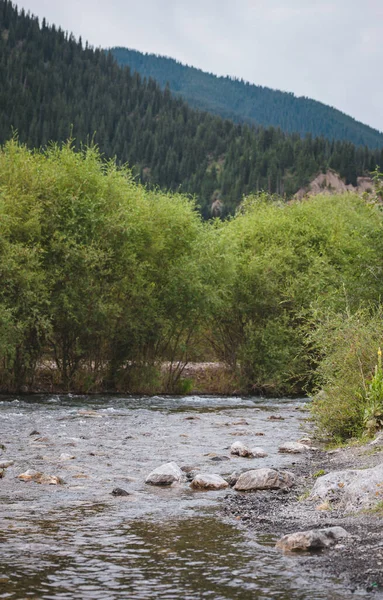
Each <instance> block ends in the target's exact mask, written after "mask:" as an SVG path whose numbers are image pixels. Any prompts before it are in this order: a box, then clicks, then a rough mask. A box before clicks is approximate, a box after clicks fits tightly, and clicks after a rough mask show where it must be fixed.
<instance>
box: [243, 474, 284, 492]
mask: <svg viewBox="0 0 383 600" xmlns="http://www.w3.org/2000/svg"><path fill="white" fill-rule="evenodd" d="M294 480H295V477H294V475H293V474H292V473H289V472H288V471H276V470H275V469H267V468H264V469H253V470H252V471H246V472H245V473H242V475H240V476H239V478H238V481H237V483H236V484H235V486H234V489H235V490H237V491H238V492H250V491H255V490H276V489H284V488H289V487H291V486H292V485H293V484H294Z"/></svg>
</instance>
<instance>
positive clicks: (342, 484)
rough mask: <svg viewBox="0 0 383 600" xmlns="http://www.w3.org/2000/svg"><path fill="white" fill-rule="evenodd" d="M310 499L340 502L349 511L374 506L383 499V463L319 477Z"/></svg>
mask: <svg viewBox="0 0 383 600" xmlns="http://www.w3.org/2000/svg"><path fill="white" fill-rule="evenodd" d="M309 499H310V500H318V499H319V500H322V501H328V502H335V503H339V505H340V506H341V507H343V508H344V509H345V510H347V511H348V510H360V509H365V508H372V507H374V506H375V505H376V503H377V502H379V501H381V500H383V463H381V464H380V465H377V466H376V467H373V468H371V469H349V470H344V471H333V472H331V473H327V475H323V476H322V477H318V479H317V481H316V483H315V485H314V487H313V489H312V491H311V494H310V496H309Z"/></svg>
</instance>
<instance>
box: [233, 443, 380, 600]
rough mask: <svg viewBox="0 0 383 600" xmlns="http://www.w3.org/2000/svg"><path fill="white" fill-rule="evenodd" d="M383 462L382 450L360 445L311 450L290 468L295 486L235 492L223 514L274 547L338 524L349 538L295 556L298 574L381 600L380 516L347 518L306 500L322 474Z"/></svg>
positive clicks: (337, 510) (366, 514) (362, 514)
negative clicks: (331, 580) (323, 577)
mask: <svg viewBox="0 0 383 600" xmlns="http://www.w3.org/2000/svg"><path fill="white" fill-rule="evenodd" d="M382 462H383V445H377V446H371V445H369V444H368V445H365V446H358V447H348V448H344V449H338V450H336V451H332V452H331V451H330V452H325V451H320V450H318V451H315V452H310V453H309V454H308V455H307V460H305V461H304V462H301V461H300V462H299V463H298V462H297V463H296V464H294V457H292V463H291V465H290V467H288V469H289V470H290V471H292V472H294V473H295V475H296V478H297V484H296V485H295V486H294V487H293V488H291V489H289V490H278V491H273V492H256V493H247V494H246V493H237V494H235V495H232V494H231V495H228V496H227V497H226V499H225V503H224V508H223V514H224V516H225V517H229V518H234V519H236V520H237V522H238V521H240V522H241V524H242V526H243V527H244V528H246V529H247V530H248V531H249V533H250V534H254V535H255V537H256V538H257V539H258V541H260V542H261V543H262V541H264V540H268V543H270V539H271V540H272V541H273V542H274V541H276V540H277V539H279V538H280V537H281V536H283V535H285V534H287V533H293V532H295V531H304V530H307V529H313V528H319V527H320V528H322V527H330V526H336V525H338V526H339V525H340V526H342V527H344V528H345V529H346V530H347V531H348V532H349V533H350V534H351V537H350V538H348V539H345V540H342V543H341V544H340V545H338V546H335V547H333V548H332V549H329V550H325V551H322V552H319V553H307V554H306V553H305V554H303V555H302V554H300V555H299V556H297V558H296V560H299V565H300V567H301V569H302V571H303V572H304V571H306V572H310V571H312V570H314V569H315V570H322V571H324V572H325V573H326V574H327V575H329V574H332V575H335V576H339V578H342V579H344V583H345V585H346V586H347V587H348V588H349V589H350V593H352V592H355V591H358V592H361V591H362V590H364V591H366V592H367V593H368V597H374V598H383V511H382V512H380V514H379V513H377V512H373V511H366V512H359V513H354V514H347V513H346V512H345V511H344V510H342V509H340V508H339V507H338V508H337V507H336V505H335V506H329V507H328V508H327V510H326V507H325V506H324V508H325V509H324V510H323V508H322V509H321V510H319V509H318V504H319V503H318V502H317V501H313V500H310V499H309V498H308V496H309V492H310V491H311V489H312V488H313V486H314V484H315V482H316V481H317V477H315V475H317V476H318V473H320V474H323V472H325V473H330V472H333V471H340V470H343V469H366V468H369V467H373V466H375V465H377V464H381V463H382Z"/></svg>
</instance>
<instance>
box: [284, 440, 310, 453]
mask: <svg viewBox="0 0 383 600" xmlns="http://www.w3.org/2000/svg"><path fill="white" fill-rule="evenodd" d="M307 450H310V446H307V445H306V444H301V443H300V442H285V443H284V444H282V445H281V446H279V448H278V452H280V453H282V454H301V453H302V452H306V451H307Z"/></svg>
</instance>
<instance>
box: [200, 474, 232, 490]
mask: <svg viewBox="0 0 383 600" xmlns="http://www.w3.org/2000/svg"><path fill="white" fill-rule="evenodd" d="M190 487H191V488H192V489H194V490H223V489H224V488H227V487H229V484H228V483H227V481H225V479H223V477H221V476H220V475H212V474H210V473H200V474H198V475H197V476H196V477H194V479H193V481H192V482H191V484H190Z"/></svg>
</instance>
